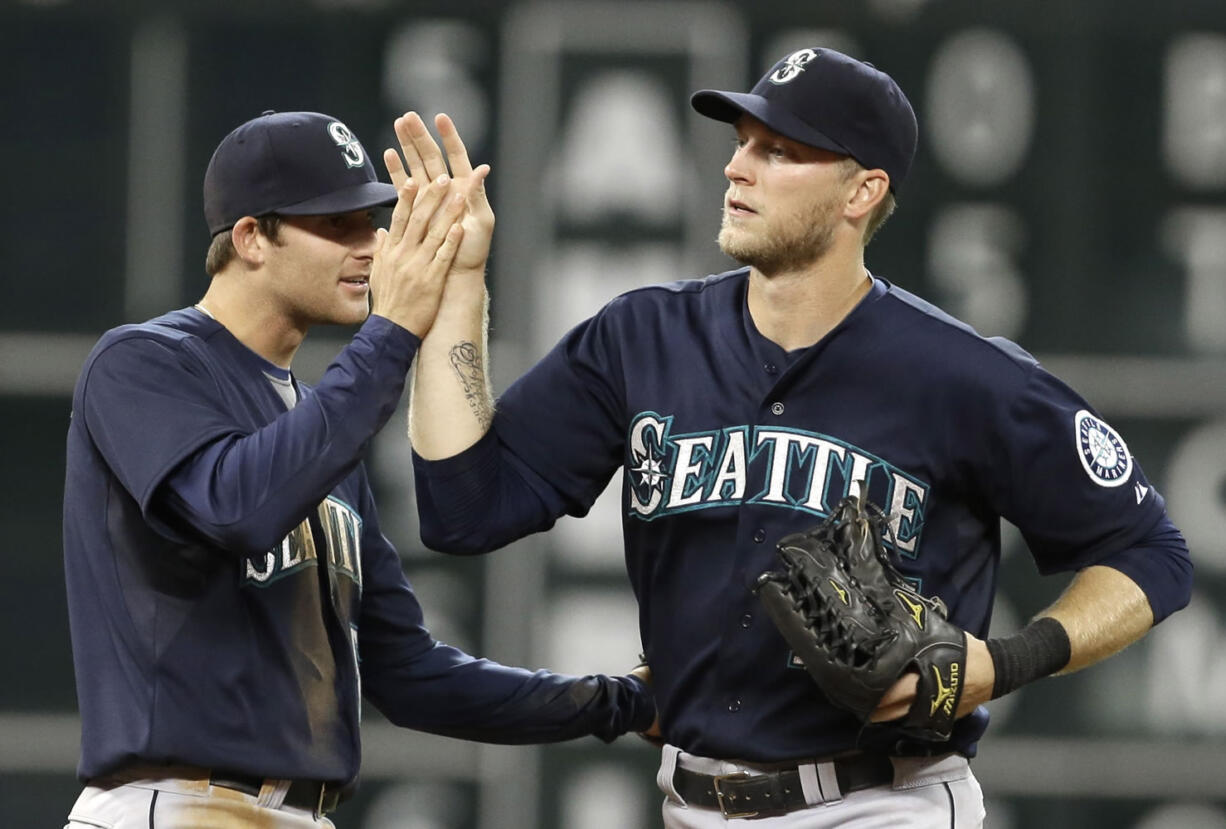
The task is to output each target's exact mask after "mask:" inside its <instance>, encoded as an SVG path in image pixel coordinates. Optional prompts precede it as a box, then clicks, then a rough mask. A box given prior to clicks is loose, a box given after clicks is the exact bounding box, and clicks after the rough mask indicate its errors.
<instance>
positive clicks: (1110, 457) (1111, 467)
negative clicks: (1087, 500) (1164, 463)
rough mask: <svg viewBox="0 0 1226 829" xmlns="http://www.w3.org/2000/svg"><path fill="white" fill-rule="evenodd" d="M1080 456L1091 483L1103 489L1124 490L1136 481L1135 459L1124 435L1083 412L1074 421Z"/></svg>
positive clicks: (1088, 413) (1083, 410)
mask: <svg viewBox="0 0 1226 829" xmlns="http://www.w3.org/2000/svg"><path fill="white" fill-rule="evenodd" d="M1073 422H1074V424H1075V427H1076V429H1077V455H1078V457H1080V458H1081V465H1082V467H1084V468H1085V471H1086V474H1087V475H1089V476H1090V480H1092V481H1094V483H1096V484H1098V485H1099V486H1120V485H1121V484H1124V483H1126V482H1127V481H1128V479H1129V478H1131V477H1132V455H1131V454H1129V452H1128V446H1127V445H1126V444H1125V443H1124V439H1123V438H1122V437H1120V433H1119V432H1117V431H1115V430H1114V429H1112V428H1111V427H1110V426H1108V425H1107V424H1106V423H1105V422H1104V421H1102V420H1100V419H1099V418H1097V417H1095V416H1094V415H1093V414H1091V413H1090V412H1087V411H1086V410H1085V409H1082V410H1081V411H1079V412H1078V413H1077V416H1076V417H1075V418H1074V419H1073Z"/></svg>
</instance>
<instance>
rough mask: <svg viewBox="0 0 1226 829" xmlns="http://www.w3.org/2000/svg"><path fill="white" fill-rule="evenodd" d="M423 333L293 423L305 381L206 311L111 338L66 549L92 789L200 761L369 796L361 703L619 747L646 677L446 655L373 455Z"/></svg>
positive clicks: (504, 734)
mask: <svg viewBox="0 0 1226 829" xmlns="http://www.w3.org/2000/svg"><path fill="white" fill-rule="evenodd" d="M418 345H419V341H418V339H417V337H416V336H414V335H413V334H412V333H410V332H408V331H406V330H404V329H402V328H399V327H398V326H396V325H394V324H393V323H391V322H390V321H388V320H386V319H383V318H381V317H371V318H370V319H369V320H368V321H367V322H366V323H365V324H364V325H363V326H362V328H361V329H360V331H359V332H358V333H357V335H356V336H355V337H354V339H353V341H352V342H351V343H350V344H349V345H348V346H347V347H346V348H345V349H344V350H342V351H341V353H340V354H339V356H338V357H337V359H336V361H335V362H334V363H333V364H332V366H330V367H329V369H328V370H327V372H326V373H325V374H324V376H323V378H322V379H321V381H320V383H319V384H318V385H317V386H316V387H315V388H314V389H310V388H306V387H305V386H303V387H300V389H299V390H300V393H301V400H300V401H299V402H298V403H297V405H295V406H294V407H293V408H292V409H290V410H289V411H286V404H285V401H283V399H282V398H281V396H279V395H278V392H277V391H276V389H275V388H274V384H273V383H272V382H270V378H271V379H273V380H277V381H280V382H282V383H285V382H287V381H289V380H291V378H290V377H289V374H288V372H286V371H284V370H281V369H278V368H277V367H275V366H273V365H271V364H269V363H267V362H266V361H264V360H263V359H261V358H260V357H259V356H257V355H256V354H254V353H253V352H251V351H250V350H248V349H247V348H246V347H244V346H243V345H242V344H241V343H240V342H239V341H238V340H236V339H235V338H234V337H233V336H232V335H231V334H230V333H229V332H228V331H227V330H226V329H225V328H224V327H223V326H221V325H220V324H218V323H217V322H215V321H213V320H212V319H210V318H208V317H206V316H205V315H204V314H201V313H200V312H198V311H196V310H194V309H187V310H183V311H176V312H173V313H170V314H167V315H165V316H163V317H160V318H158V319H155V320H152V321H151V322H149V323H146V324H143V325H131V326H123V327H121V328H117V329H114V330H112V331H110V332H108V333H107V334H106V335H104V336H103V337H102V339H101V340H100V341H99V343H98V344H97V346H96V347H95V348H94V350H93V351H92V352H91V354H90V356H89V358H88V360H87V361H86V363H85V366H84V369H83V371H82V373H81V377H80V380H79V381H78V383H77V387H76V391H75V395H74V398H73V417H72V424H71V427H70V429H69V433H68V457H67V479H66V484H65V496H64V558H65V570H66V576H67V588H68V604H69V610H70V622H71V631H72V638H73V657H74V661H75V667H76V676H77V693H78V699H79V704H80V710H81V719H82V741H81V743H82V753H81V762H80V766H79V768H78V772H79V775H80V777H81V779H82V780H87V779H90V778H93V777H97V776H99V775H102V774H105V773H107V772H109V771H113V770H116V769H119V768H121V767H123V766H125V765H129V764H133V763H140V764H151V763H152V764H188V765H195V766H203V767H211V768H225V769H228V770H235V771H240V772H245V773H248V774H253V775H257V776H264V777H275V778H295V779H311V780H326V781H336V782H344V783H348V782H352V781H353V780H354V779H355V777H356V775H357V772H358V765H359V733H358V731H359V726H358V724H359V715H360V710H359V707H360V695H362V694H365V696H366V697H367V698H368V699H369V700H371V701H372V702H373V703H374V704H375V705H376V706H377V707H378V708H379V709H380V710H381V711H382V712H383V713H384V714H386V715H387V717H388V718H389V719H390V720H391V721H392V722H394V723H396V724H399V725H403V726H408V727H412V728H417V729H421V730H425V731H432V732H435V733H439V734H445V735H449V736H455V737H464V738H472V739H481V740H486V741H490V742H510V743H526V742H546V741H553V740H560V739H568V738H570V737H575V736H579V735H583V734H592V733H595V734H596V735H598V736H601V737H602V738H604V739H612V738H613V737H614V736H616V735H617V734H620V733H624V732H625V731H627V730H630V729H635V730H642V729H644V728H646V727H647V726H648V725H649V724H650V723H651V721H652V716H653V706H652V702H651V700H650V697H649V695H648V694H647V692H646V690H645V689H644V688H643V687H642V685H641V683H639V682H638V681H637V680H627V679H612V678H608V677H563V676H558V675H555V674H551V673H548V672H544V671H541V672H530V671H526V670H523V669H518V668H507V667H504V666H501V665H499V664H497V663H493V662H490V661H487V660H481V659H476V658H474V657H471V656H469V655H467V654H465V653H463V652H461V651H458V650H456V649H454V648H451V647H448V646H446V645H444V644H441V643H438V642H436V641H435V640H434V639H433V638H432V637H431V636H430V634H429V632H428V631H427V629H426V628H425V626H424V624H423V620H422V613H421V607H420V605H419V604H418V601H417V599H416V597H415V596H414V594H413V591H412V589H411V587H410V585H409V583H408V581H407V580H406V579H405V576H404V573H403V571H402V569H401V565H400V559H399V556H398V555H397V553H396V551H395V550H394V549H393V547H392V545H391V544H390V543H389V542H388V540H387V539H386V538H384V536H383V535H382V533H381V532H380V530H379V520H378V515H377V512H376V510H375V505H374V502H373V500H372V498H371V490H370V486H369V484H368V482H367V476H366V472H365V469H364V467H363V465H362V463H361V462H360V458H361V456H362V454H363V453H364V451H365V448H366V447H367V445H368V443H369V441H370V439H371V437H373V435H374V434H375V433H376V432H377V431H378V430H379V428H380V427H381V426H382V425H383V424H384V423H385V422H386V420H387V418H388V417H389V416H390V415H391V413H392V412H393V411H394V410H395V408H396V406H397V403H398V400H399V398H400V395H401V392H402V390H403V383H404V378H405V375H406V373H407V371H408V369H409V364H410V363H411V361H412V359H413V357H414V355H415V353H416V350H417V346H418Z"/></svg>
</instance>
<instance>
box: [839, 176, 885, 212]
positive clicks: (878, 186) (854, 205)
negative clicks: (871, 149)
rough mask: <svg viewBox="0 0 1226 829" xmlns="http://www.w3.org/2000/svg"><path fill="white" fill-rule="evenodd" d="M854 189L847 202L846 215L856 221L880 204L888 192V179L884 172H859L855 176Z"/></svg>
mask: <svg viewBox="0 0 1226 829" xmlns="http://www.w3.org/2000/svg"><path fill="white" fill-rule="evenodd" d="M855 182H856V189H855V190H853V191H852V194H851V198H850V199H848V201H847V215H848V216H850V217H851V218H855V219H858V218H860V217H861V216H867V215H868V214H870V213H872V212H873V210H874V209H876V207H877V205H879V204H881V200H882V199H884V198H885V196H886V193H888V192H890V177H889V176H888V175H886V172H885V170H861V171H860V172H859V173H857V174H856V176H855Z"/></svg>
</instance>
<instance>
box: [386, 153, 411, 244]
mask: <svg viewBox="0 0 1226 829" xmlns="http://www.w3.org/2000/svg"><path fill="white" fill-rule="evenodd" d="M393 154H394V153H393ZM397 161H399V158H397ZM388 172H389V173H390V172H391V171H390V169H389V171H388ZM393 180H394V177H393ZM396 190H397V193H396V196H397V198H396V206H395V207H393V208H392V218H391V220H390V221H389V222H388V225H387V235H389V236H391V238H392V240H393V244H394V243H395V242H399V241H400V239H401V238H402V237H403V236H404V229H405V226H406V225H407V224H408V223H409V216H410V215H411V214H412V212H413V201H414V200H415V199H416V198H417V190H418V186H417V182H415V181H412V180H411V179H408V178H405V177H404V176H403V171H402V181H401V182H400V183H399V184H397V185H396Z"/></svg>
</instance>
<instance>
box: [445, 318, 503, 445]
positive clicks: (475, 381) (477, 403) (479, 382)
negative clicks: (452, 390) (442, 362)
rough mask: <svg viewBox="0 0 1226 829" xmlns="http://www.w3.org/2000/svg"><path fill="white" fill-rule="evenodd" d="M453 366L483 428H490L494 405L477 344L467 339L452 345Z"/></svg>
mask: <svg viewBox="0 0 1226 829" xmlns="http://www.w3.org/2000/svg"><path fill="white" fill-rule="evenodd" d="M449 356H450V358H451V368H452V369H454V370H455V373H456V377H458V378H460V385H461V386H462V387H463V388H464V397H465V399H467V400H468V406H469V408H470V409H472V410H473V415H475V416H476V418H477V422H478V423H480V424H481V428H482V429H488V428H489V427H490V424H491V423H493V422H494V406H493V401H491V400H490V395H489V392H488V391H487V389H486V384H485V367H484V366H482V365H481V352H480V351H479V350H478V349H477V346H476V345H474V344H473V343H471V342H468V341H467V340H466V341H464V342H461V343H457V344H456V345H454V346H452V349H451V353H450V355H449Z"/></svg>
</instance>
